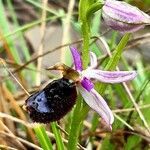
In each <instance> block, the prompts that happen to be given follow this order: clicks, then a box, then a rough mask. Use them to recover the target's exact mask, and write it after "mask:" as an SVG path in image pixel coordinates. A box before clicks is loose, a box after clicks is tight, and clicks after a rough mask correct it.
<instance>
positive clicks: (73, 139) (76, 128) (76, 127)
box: [68, 96, 82, 150]
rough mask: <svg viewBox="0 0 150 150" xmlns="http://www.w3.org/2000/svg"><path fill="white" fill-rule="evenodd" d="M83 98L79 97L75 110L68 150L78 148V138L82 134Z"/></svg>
mask: <svg viewBox="0 0 150 150" xmlns="http://www.w3.org/2000/svg"><path fill="white" fill-rule="evenodd" d="M81 99H82V98H81V96H79V97H78V99H77V104H76V106H75V108H74V111H73V117H72V121H71V129H70V132H69V137H68V150H76V149H77V148H76V147H77V142H78V136H79V132H80V127H81V124H82V122H81V118H80V115H81V108H82V100H81Z"/></svg>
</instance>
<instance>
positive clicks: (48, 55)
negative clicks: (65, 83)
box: [0, 0, 150, 150]
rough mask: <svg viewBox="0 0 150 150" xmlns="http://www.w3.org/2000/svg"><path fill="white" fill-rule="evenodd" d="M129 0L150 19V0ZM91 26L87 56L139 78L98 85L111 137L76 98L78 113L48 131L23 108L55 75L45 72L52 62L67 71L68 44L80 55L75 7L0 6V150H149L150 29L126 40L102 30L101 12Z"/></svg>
mask: <svg viewBox="0 0 150 150" xmlns="http://www.w3.org/2000/svg"><path fill="white" fill-rule="evenodd" d="M126 2H128V3H131V4H132V5H136V6H137V7H139V8H140V9H142V10H143V11H145V12H147V13H149V8H150V1H149V0H126ZM91 21H92V25H91V38H90V50H92V51H93V52H95V53H96V55H97V57H98V59H99V64H100V66H99V67H100V68H101V69H106V68H107V69H113V70H114V69H115V68H116V66H118V67H119V68H120V70H137V72H138V76H137V78H136V79H134V80H133V81H131V82H128V83H126V84H125V83H123V84H115V85H108V84H107V85H104V84H102V83H99V84H96V88H97V90H98V91H99V93H101V94H102V95H103V96H104V97H105V99H106V100H107V103H108V104H109V106H110V107H111V109H112V110H113V112H114V116H115V122H114V124H113V130H112V132H109V131H107V129H106V128H104V127H103V126H102V125H101V124H100V117H99V116H98V115H97V114H95V113H94V112H93V111H91V110H90V109H89V107H87V106H84V105H83V106H80V105H79V102H80V101H82V100H81V98H80V97H79V98H78V100H77V106H78V107H74V109H73V110H72V111H71V112H70V113H68V114H67V116H65V117H64V118H62V119H61V120H60V121H58V122H53V123H49V124H46V125H42V124H36V123H32V121H31V120H30V118H29V116H28V114H27V112H26V111H25V110H24V109H23V107H22V106H23V105H24V102H25V100H26V99H27V97H28V96H29V93H30V94H31V93H33V92H35V91H37V90H40V89H41V88H43V87H44V86H45V85H46V84H47V83H48V82H50V81H51V80H53V79H54V78H55V79H56V78H59V77H60V75H59V74H56V73H55V72H49V71H46V70H45V68H47V67H49V66H51V65H54V64H55V63H56V62H65V63H66V64H67V65H69V66H71V65H72V60H71V56H70V52H69V45H74V46H76V47H78V49H80V50H82V46H81V45H82V38H81V30H82V29H81V26H80V24H79V21H78V1H75V0H67V1H65V0H62V1H61V0H57V1H55V0H49V1H48V0H42V1H40V0H36V1H34V0H0V149H10V150H11V149H12V150H16V149H19V150H22V149H23V150H26V149H44V150H49V149H58V150H64V149H67V147H68V149H70V150H71V149H73V148H74V147H75V149H85V148H87V149H89V150H90V149H97V150H99V149H101V150H107V149H114V150H122V149H125V150H133V149H135V150H140V149H145V150H147V149H149V144H150V72H149V70H150V65H149V64H150V48H149V47H150V28H149V26H147V27H146V28H145V29H143V30H140V31H139V32H136V33H134V34H132V35H130V39H129V41H128V36H124V37H123V38H122V36H123V35H122V34H119V33H118V32H115V31H112V30H110V29H109V28H107V27H106V25H105V24H104V22H103V20H102V18H101V11H98V12H96V13H95V14H94V15H93V16H92V20H91ZM127 41H128V43H127ZM126 43H127V44H126ZM123 48H124V49H123ZM122 49H123V52H122ZM115 52H118V53H115ZM121 54H122V55H121ZM83 55H84V54H83ZM111 55H113V57H110V56H111ZM116 56H119V57H120V56H121V59H120V60H119V59H118V60H116V59H115V58H116ZM108 64H110V65H109V66H108ZM79 99H80V100H79ZM81 107H82V108H84V112H82V111H81V110H82V109H81ZM79 116H80V117H79ZM71 131H78V132H71ZM78 135H79V139H78V140H77V138H76V137H77V136H78ZM74 137H75V138H74ZM76 142H77V146H76Z"/></svg>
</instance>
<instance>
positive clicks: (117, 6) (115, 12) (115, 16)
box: [102, 0, 150, 32]
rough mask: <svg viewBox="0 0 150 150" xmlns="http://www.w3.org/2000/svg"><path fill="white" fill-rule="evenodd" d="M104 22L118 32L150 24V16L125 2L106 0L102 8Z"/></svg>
mask: <svg viewBox="0 0 150 150" xmlns="http://www.w3.org/2000/svg"><path fill="white" fill-rule="evenodd" d="M102 16H103V18H104V21H105V22H106V24H107V25H108V26H109V27H111V28H112V29H114V30H118V31H120V32H135V31H137V30H139V29H142V28H144V26H145V25H148V24H150V16H149V15H147V14H145V13H144V12H142V11H141V10H139V9H138V8H137V7H134V6H131V5H129V4H127V3H126V2H121V1H116V0H106V1H105V4H104V6H103V8H102Z"/></svg>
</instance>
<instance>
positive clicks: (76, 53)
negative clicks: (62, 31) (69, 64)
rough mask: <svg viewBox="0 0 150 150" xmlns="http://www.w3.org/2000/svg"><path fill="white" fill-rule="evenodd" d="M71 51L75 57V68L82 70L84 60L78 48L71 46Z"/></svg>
mask: <svg viewBox="0 0 150 150" xmlns="http://www.w3.org/2000/svg"><path fill="white" fill-rule="evenodd" d="M70 51H71V54H72V57H73V61H74V65H75V69H76V70H78V71H82V61H81V57H80V54H79V51H78V50H77V48H75V47H72V46H70Z"/></svg>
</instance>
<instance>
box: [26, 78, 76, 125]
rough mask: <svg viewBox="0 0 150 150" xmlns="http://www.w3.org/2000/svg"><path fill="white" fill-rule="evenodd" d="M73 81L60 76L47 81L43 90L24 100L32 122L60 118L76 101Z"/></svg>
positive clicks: (47, 121)
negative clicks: (49, 81)
mask: <svg viewBox="0 0 150 150" xmlns="http://www.w3.org/2000/svg"><path fill="white" fill-rule="evenodd" d="M76 97H77V91H76V86H75V84H74V83H71V82H70V81H69V80H68V79H65V78H61V79H58V80H54V81H52V82H51V83H49V84H48V85H47V86H46V87H45V88H44V89H43V90H41V91H39V92H37V93H35V94H33V95H31V96H30V97H29V98H28V99H27V100H26V103H25V105H26V108H27V111H28V112H29V115H30V118H31V119H32V120H33V121H34V122H39V123H49V122H52V121H57V120H59V119H61V118H62V117H63V116H64V115H66V114H67V112H68V111H70V110H71V108H72V107H73V105H74V104H75V102H76Z"/></svg>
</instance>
